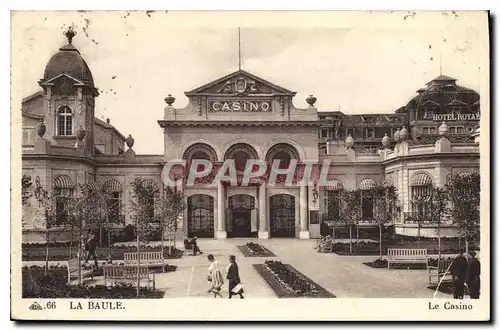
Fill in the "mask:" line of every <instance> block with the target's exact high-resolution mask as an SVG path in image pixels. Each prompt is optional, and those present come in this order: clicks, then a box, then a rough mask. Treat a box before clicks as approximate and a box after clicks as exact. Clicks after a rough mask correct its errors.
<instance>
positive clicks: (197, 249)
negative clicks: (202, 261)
mask: <svg viewBox="0 0 500 331" xmlns="http://www.w3.org/2000/svg"><path fill="white" fill-rule="evenodd" d="M196 240H198V238H197V237H193V239H192V240H191V246H192V247H193V255H196V253H200V254H203V252H202V251H201V250H200V248H199V247H198V243H197V242H196Z"/></svg>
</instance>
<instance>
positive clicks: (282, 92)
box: [22, 43, 479, 242]
mask: <svg viewBox="0 0 500 331" xmlns="http://www.w3.org/2000/svg"><path fill="white" fill-rule="evenodd" d="M65 52H71V56H72V58H75V59H77V60H75V61H79V62H78V65H79V66H82V63H84V61H83V59H81V56H80V53H79V52H78V51H77V50H76V48H74V47H73V46H72V45H71V43H70V44H68V45H66V46H65V47H63V48H61V49H60V53H62V54H63V55H65V54H66V53H65ZM77 52H78V53H77ZM58 54H59V53H58ZM57 59H58V57H57V56H56V57H53V59H51V60H50V70H48V71H47V70H46V72H45V75H44V78H43V79H42V80H41V81H40V86H41V87H42V89H43V90H42V91H40V92H37V93H36V94H34V95H32V96H30V97H27V98H25V99H24V100H23V105H22V112H23V155H22V158H23V160H22V161H23V174H26V175H28V176H30V177H31V178H32V179H33V180H35V178H36V179H37V181H39V184H40V185H41V186H42V187H44V188H46V189H48V190H49V191H50V190H52V188H53V186H54V182H55V180H56V179H57V178H58V177H59V176H65V177H64V178H66V179H68V180H67V181H66V182H65V183H66V184H65V185H71V186H72V187H74V186H76V185H77V184H85V183H89V182H92V183H95V185H97V186H98V187H102V186H103V185H104V184H105V183H106V182H107V181H109V180H116V181H117V182H118V183H119V184H120V186H121V195H120V197H121V199H122V206H123V211H122V212H123V223H122V224H119V225H117V227H118V228H122V227H124V226H125V225H126V224H131V223H132V220H131V219H130V215H129V214H128V212H127V209H128V208H127V207H126V206H127V205H128V204H129V203H130V199H131V196H130V190H131V187H130V184H131V182H132V181H133V179H134V178H136V177H142V178H148V179H151V180H152V181H154V182H155V183H158V184H161V183H162V171H163V167H164V164H165V163H166V162H168V161H171V160H179V159H183V160H186V161H187V162H188V164H189V162H191V160H192V159H197V158H202V159H208V160H210V161H212V163H213V164H214V165H215V167H216V168H218V167H220V166H221V165H222V163H223V162H224V160H227V159H234V160H237V159H238V158H239V157H241V156H242V155H243V157H244V159H245V160H248V159H260V160H265V161H266V162H268V163H271V162H272V161H274V160H280V162H285V163H286V162H289V161H290V160H291V159H297V160H298V165H299V168H300V167H304V166H305V164H306V162H312V163H314V164H317V165H321V164H323V162H325V161H327V162H329V168H328V170H327V172H326V174H327V179H328V180H329V182H332V183H335V187H336V188H339V187H341V188H345V189H349V190H353V189H358V188H360V187H362V186H363V185H366V183H375V184H382V183H385V182H390V183H392V184H393V185H394V186H395V187H396V190H397V193H398V196H399V201H400V204H401V207H402V209H401V210H402V211H401V215H400V218H399V219H398V220H397V221H396V224H395V229H396V232H397V233H400V234H404V235H416V230H415V228H416V225H415V224H414V223H411V222H409V221H407V219H408V218H407V216H408V215H410V214H411V213H412V212H413V210H412V206H411V187H412V178H415V176H416V177H418V178H424V177H423V176H424V175H422V174H425V175H427V176H428V177H425V178H430V180H431V184H430V185H432V186H434V187H435V186H443V185H445V183H446V180H447V178H448V176H449V175H450V174H457V173H464V172H466V173H471V172H478V171H479V143H478V138H477V136H478V134H479V131H478V130H477V131H476V135H475V136H476V141H474V137H472V136H473V135H472V134H469V133H468V132H460V133H458V132H457V131H456V130H455V132H453V133H450V132H449V129H447V131H446V132H444V133H443V134H440V135H438V130H437V129H436V130H433V131H432V132H433V133H432V134H431V132H430V129H425V130H427V131H426V132H425V134H424V133H423V130H424V129H423V127H426V128H427V127H429V126H430V125H431V124H429V123H427V122H425V121H428V118H425V119H422V118H420V117H419V116H424V115H425V116H429V114H428V113H425V112H426V111H429V112H430V111H431V110H433V111H436V107H437V106H436V105H438V106H439V102H441V103H443V102H446V104H445V106H446V107H450V108H449V109H453V110H454V111H457V109H459V108H460V107H462V106H463V107H466V106H467V107H468V105H469V104H470V107H469V108H470V109H469V108H468V109H469V110H470V111H476V110H477V111H478V108H477V107H478V105H479V101H478V100H479V97H478V96H477V97H476V95H474V93H475V92H474V93H472V92H473V91H472V92H471V91H470V90H467V91H464V93H466V94H467V97H464V98H458V101H453V100H452V101H449V100H448V99H446V98H445V99H443V100H444V101H443V100H441V99H440V98H435V99H432V98H431V97H429V95H433V94H428V93H427V92H425V91H420V92H419V97H416V98H414V99H412V101H411V102H410V103H409V104H408V105H407V106H405V107H402V108H400V109H398V110H397V111H396V112H395V113H393V114H371V115H352V116H350V115H345V114H343V113H342V112H340V111H336V112H321V111H318V109H317V108H316V107H315V106H314V104H315V101H316V98H315V97H313V96H309V97H308V98H307V100H306V101H307V103H308V107H307V108H304V109H299V108H296V107H295V106H294V105H293V98H294V96H295V92H292V91H290V90H288V89H285V88H283V87H281V86H278V85H275V84H273V83H271V82H268V81H266V80H264V79H261V78H259V77H257V76H254V75H252V74H251V73H248V72H246V71H243V70H239V71H237V72H234V73H233V74H230V75H228V76H225V77H222V78H220V79H218V80H216V81H214V82H211V83H209V84H205V85H203V86H201V87H199V88H197V89H194V90H192V91H189V92H186V93H185V94H186V96H188V98H189V103H188V105H187V106H186V107H185V108H180V109H179V108H175V107H174V103H175V98H174V97H172V96H170V95H169V96H167V97H166V98H165V102H166V106H165V109H164V117H163V118H162V119H160V120H158V124H159V125H160V127H162V128H163V130H164V153H163V155H136V153H135V152H134V150H133V138H132V137H131V136H129V137H128V138H125V136H123V135H122V134H121V133H120V132H119V131H118V130H117V129H116V128H114V127H113V125H111V123H110V121H109V120H108V121H101V120H99V119H97V118H95V116H94V114H95V109H94V104H95V102H94V100H95V98H96V97H98V93H97V90H96V88H95V87H94V85H93V84H94V83H93V79H92V77H91V72H90V69H88V67H86V64H85V65H83V68H87V69H88V72H87V71H85V72H84V73H83V74H82V75H83V76H81V77H73V76H72V74H73V75H75V73H74V72H75V71H74V70H69V71H68V69H67V67H66V66H65V65H63V64H61V65H60V66H58V63H57V61H58V60H57ZM81 61H83V62H81ZM48 67H49V66H48ZM58 68H59V69H58ZM436 80H437V83H436V82H434V81H433V82H431V83H429V84H428V88H429V89H434V90H435V89H436V84H438V85H437V86H440V85H439V84H440V83H442V82H443V81H444V83H445V84H446V85H447V86H448V85H453V84H455V80H453V79H451V78H449V77H444V76H443V77H438V78H437V79H436ZM436 80H435V81H436ZM454 86H455V87H456V88H455V90H457V89H458V90H460V89H459V87H458V86H457V85H454ZM448 88H449V89H450V88H453V86H451V87H450V86H448ZM443 89H444V90H445V92H446V91H448V90H446V89H445V88H443ZM438 92H439V91H438ZM445 92H443V93H445ZM426 93H427V94H426ZM446 93H448V92H446ZM426 95H427V97H425V98H424V97H423V96H426ZM423 99H425V100H423ZM464 105H465V106H464ZM445 106H443V107H444V108H443V107H442V109H448V108H446V107H445ZM65 107H68V108H65ZM61 109H68V110H69V111H70V115H69V117H68V118H64V119H61V118H60V116H63V115H61V113H60V110H61ZM424 113H425V114H424ZM64 116H66V115H64ZM40 121H42V122H43V123H44V124H45V127H46V132H45V133H44V134H43V135H40V134H37V129H36V128H37V125H39V124H37V123H39V122H40ZM65 121H66V122H65ZM422 121H424V122H422ZM68 123H69V124H68ZM426 123H427V124H426ZM433 123H434V122H433ZM424 124H425V125H424ZM477 124H478V121H475V120H473V121H469V122H467V123H466V124H464V123H462V122H460V125H461V126H463V125H466V126H467V128H468V127H469V126H472V127H474V130H475V129H476V127H477ZM61 125H62V126H64V127H65V128H66V129H67V130H66V131H65V132H64V134H63V135H61V134H60V133H61V131H60V130H59V126H61ZM433 125H435V123H434V124H433ZM436 127H437V125H436ZM68 128H69V129H68ZM79 128H81V129H83V130H85V134H84V135H83V137H81V136H82V134H81V131H78V130H80V129H79ZM406 128H408V129H406ZM440 129H441V128H440ZM467 130H469V129H467ZM439 133H441V132H440V131H439ZM457 134H458V136H460V139H457ZM79 135H80V136H79ZM423 136H424V138H425V139H427V140H425V139H423V138H422V137H423ZM469 138H471V139H469ZM125 144H126V145H127V146H128V149H127V150H126V151H125ZM236 162H238V161H236ZM317 165H315V166H314V169H313V173H316V174H317V173H318V172H319V167H318V166H317ZM178 174H179V175H184V176H185V175H186V171H180V172H179V173H178ZM180 189H182V190H183V193H184V195H185V197H186V202H187V206H188V207H187V208H186V210H185V211H184V214H183V216H182V217H181V219H180V220H179V224H178V232H179V235H189V236H193V235H196V236H205V237H214V238H226V237H228V236H233V237H237V236H255V237H259V238H270V237H283V236H284V237H297V238H304V239H306V238H317V237H319V235H320V224H321V222H323V221H324V220H325V214H326V213H327V209H326V207H325V205H324V203H323V201H324V200H325V197H326V196H327V191H328V190H330V189H332V188H331V187H321V186H319V187H318V186H317V184H316V183H315V182H313V181H309V182H305V183H301V182H299V181H294V182H293V184H292V185H291V186H287V185H284V184H276V185H268V183H266V182H256V183H252V184H251V185H248V186H240V185H238V186H234V185H228V184H227V183H225V182H214V183H208V182H197V183H195V184H194V185H192V186H191V185H187V183H186V182H185V181H184V182H183V184H182V186H181V187H180ZM42 219H43V217H42V214H41V212H40V208H39V207H38V205H37V201H36V200H35V199H34V198H32V199H31V200H30V201H29V202H28V204H27V205H26V206H24V207H23V226H24V227H23V229H24V230H23V231H24V235H25V241H26V242H31V241H43V238H42V237H41V236H40V233H41V232H40V231H41V229H43V221H42ZM372 225H373V224H372ZM454 230H455V229H454V228H453V226H452V225H451V224H450V225H445V227H444V230H443V231H444V232H443V234H444V235H445V236H452V235H454V234H455V231H454ZM421 235H424V236H434V235H435V231H434V227H433V226H431V225H429V226H424V227H423V228H422V229H421ZM66 239H67V238H62V237H61V238H60V240H66Z"/></svg>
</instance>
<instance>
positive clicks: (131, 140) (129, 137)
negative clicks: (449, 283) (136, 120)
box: [125, 134, 135, 148]
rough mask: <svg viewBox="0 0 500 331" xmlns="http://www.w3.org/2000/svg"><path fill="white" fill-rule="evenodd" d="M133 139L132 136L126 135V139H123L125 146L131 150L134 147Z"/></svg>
mask: <svg viewBox="0 0 500 331" xmlns="http://www.w3.org/2000/svg"><path fill="white" fill-rule="evenodd" d="M134 141H135V140H134V138H132V135H130V134H129V135H128V137H127V139H125V143H126V144H127V146H128V148H132V147H133V146H134Z"/></svg>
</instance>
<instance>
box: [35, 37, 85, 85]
mask: <svg viewBox="0 0 500 331" xmlns="http://www.w3.org/2000/svg"><path fill="white" fill-rule="evenodd" d="M74 35H75V32H74V31H73V30H72V29H69V30H68V31H67V32H66V37H67V38H68V44H67V45H66V46H63V47H61V48H59V52H58V53H56V54H54V55H53V56H52V57H51V58H50V60H49V62H48V63H47V66H46V67H45V72H44V74H43V79H42V81H47V80H49V79H52V78H54V77H57V76H59V75H61V74H66V75H69V76H71V77H73V78H75V79H78V80H79V81H82V82H83V83H85V84H88V85H89V86H91V87H94V78H93V77H92V72H91V71H90V68H89V66H88V65H87V63H86V62H85V60H84V59H83V58H82V56H81V55H80V52H79V51H78V50H77V49H76V48H75V46H73V45H72V44H71V42H72V39H73V37H74Z"/></svg>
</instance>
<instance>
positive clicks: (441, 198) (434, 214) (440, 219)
mask: <svg viewBox="0 0 500 331" xmlns="http://www.w3.org/2000/svg"><path fill="white" fill-rule="evenodd" d="M430 214H431V215H430V219H431V222H432V223H433V224H435V225H437V235H438V266H439V262H440V261H441V225H442V224H443V223H444V222H445V221H446V220H447V219H448V215H449V211H448V191H447V189H446V188H443V187H435V188H434V189H433V190H432V196H431V213H430Z"/></svg>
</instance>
